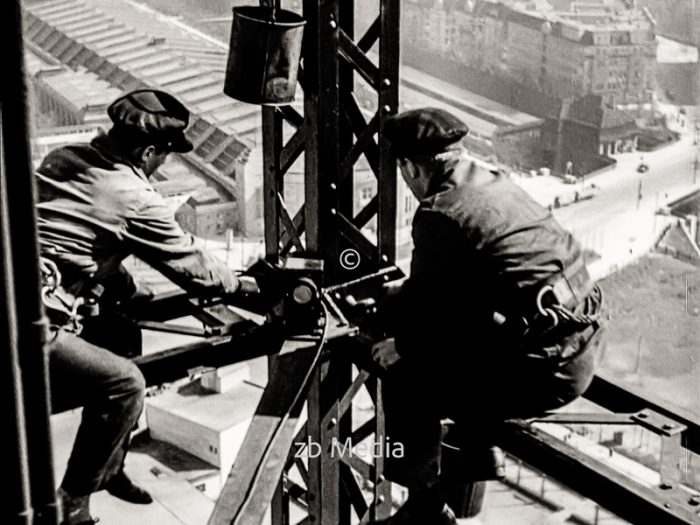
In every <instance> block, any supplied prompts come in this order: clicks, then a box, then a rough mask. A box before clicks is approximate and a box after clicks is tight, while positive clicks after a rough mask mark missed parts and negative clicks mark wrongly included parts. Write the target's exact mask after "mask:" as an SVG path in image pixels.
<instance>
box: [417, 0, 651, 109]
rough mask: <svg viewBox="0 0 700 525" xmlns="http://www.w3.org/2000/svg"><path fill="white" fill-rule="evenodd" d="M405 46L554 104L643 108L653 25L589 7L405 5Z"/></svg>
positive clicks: (640, 17) (643, 15)
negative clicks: (572, 101) (588, 99)
mask: <svg viewBox="0 0 700 525" xmlns="http://www.w3.org/2000/svg"><path fill="white" fill-rule="evenodd" d="M403 31H404V33H403V39H404V42H405V44H406V46H407V47H408V48H409V49H410V48H417V49H421V50H425V51H430V52H432V53H435V54H438V55H440V56H443V57H445V58H447V59H450V60H454V61H456V62H458V63H460V64H463V65H466V66H470V67H473V68H476V69H477V70H483V71H486V72H489V73H493V74H499V75H502V76H504V77H507V78H510V79H514V80H516V81H517V82H519V83H521V84H522V85H525V86H529V87H534V88H537V89H540V90H542V91H543V92H545V93H549V94H552V95H554V96H557V97H560V98H569V97H573V98H579V97H583V96H586V95H591V94H592V95H600V96H602V97H603V98H604V99H605V102H606V103H608V104H611V105H615V104H630V103H645V102H650V101H651V98H652V93H653V89H654V64H655V57H656V40H655V36H656V25H655V22H654V19H653V18H652V17H651V15H650V14H649V12H648V11H647V10H644V9H639V8H636V7H634V6H630V7H628V8H626V9H619V8H613V7H611V6H607V5H605V4H596V3H594V2H592V3H587V4H585V5H584V4H578V3H573V4H572V7H571V10H570V11H557V10H554V9H547V10H545V9H543V8H541V7H533V8H532V9H527V8H520V7H510V6H508V5H505V4H502V3H494V2H486V1H477V2H461V1H453V2H447V1H436V2H421V1H418V0H414V1H410V2H406V5H405V8H404V22H403Z"/></svg>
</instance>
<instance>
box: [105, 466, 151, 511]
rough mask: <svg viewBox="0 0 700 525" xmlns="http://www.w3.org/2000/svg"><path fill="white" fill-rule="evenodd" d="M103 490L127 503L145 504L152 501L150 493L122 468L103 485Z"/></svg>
mask: <svg viewBox="0 0 700 525" xmlns="http://www.w3.org/2000/svg"><path fill="white" fill-rule="evenodd" d="M105 490H106V491H107V492H109V493H110V494H111V495H112V496H114V497H115V498H119V499H121V500H124V501H128V502H129V503H136V504H138V505H147V504H149V503H153V498H152V497H151V495H150V494H149V493H148V492H146V491H145V490H143V489H142V488H141V487H139V486H138V485H135V484H134V482H133V481H131V480H130V479H129V477H128V476H127V475H126V473H125V472H124V471H123V470H120V471H119V472H117V474H115V476H114V477H113V478H112V479H110V480H109V481H108V482H107V484H106V485H105Z"/></svg>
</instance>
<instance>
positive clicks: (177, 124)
mask: <svg viewBox="0 0 700 525" xmlns="http://www.w3.org/2000/svg"><path fill="white" fill-rule="evenodd" d="M107 115H109V118H110V119H111V120H112V122H113V123H114V126H115V128H117V129H118V130H119V133H121V134H133V135H135V136H134V137H132V138H134V139H136V138H141V139H142V140H144V141H152V143H153V144H157V145H160V146H161V147H163V148H164V149H167V150H168V151H172V152H177V153H186V152H188V151H192V148H193V146H192V143H191V142H190V141H189V140H188V139H187V137H186V136H185V133H184V131H185V128H187V125H188V124H189V121H190V112H189V111H188V110H187V108H186V107H185V106H184V105H182V103H181V102H180V101H179V100H177V99H176V98H175V97H173V96H172V95H170V94H168V93H165V92H164V91H158V90H155V89H139V90H137V91H132V92H130V93H127V94H126V95H124V96H122V97H120V98H118V99H117V100H115V101H114V102H112V104H110V106H109V107H108V108H107ZM139 135H140V136H141V137H138V136H139Z"/></svg>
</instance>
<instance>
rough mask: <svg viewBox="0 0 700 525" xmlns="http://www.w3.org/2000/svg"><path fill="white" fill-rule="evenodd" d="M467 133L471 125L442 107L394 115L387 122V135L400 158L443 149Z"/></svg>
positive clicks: (428, 153)
mask: <svg viewBox="0 0 700 525" xmlns="http://www.w3.org/2000/svg"><path fill="white" fill-rule="evenodd" d="M467 133H469V128H468V127H467V125H466V124H465V123H464V122H462V121H461V120H459V119H458V118H457V117H455V116H454V115H453V114H452V113H450V112H448V111H445V110H444V109H438V108H421V109H413V110H411V111H406V112H404V113H400V114H398V115H394V116H393V117H390V118H389V119H388V120H387V121H386V123H385V125H384V136H385V137H386V138H387V139H388V140H389V142H390V143H391V153H392V155H393V156H394V157H397V158H402V157H405V158H410V157H416V156H422V155H435V154H437V153H441V152H443V151H445V150H446V149H447V148H448V147H449V146H451V145H453V144H455V143H457V142H459V141H460V140H462V138H464V136H465V135H466V134H467Z"/></svg>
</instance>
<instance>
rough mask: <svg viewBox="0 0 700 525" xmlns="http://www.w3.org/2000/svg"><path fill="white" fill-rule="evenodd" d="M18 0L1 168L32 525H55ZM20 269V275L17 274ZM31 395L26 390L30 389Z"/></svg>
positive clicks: (14, 0)
mask: <svg viewBox="0 0 700 525" xmlns="http://www.w3.org/2000/svg"><path fill="white" fill-rule="evenodd" d="M20 3H21V2H20V0H8V1H6V2H3V12H2V16H1V17H0V19H1V20H2V22H1V23H2V27H1V28H0V39H1V40H0V42H2V50H3V54H4V72H5V75H4V76H3V81H2V82H1V83H0V90H1V93H2V111H3V123H11V124H12V126H11V129H10V127H9V126H6V125H4V126H3V129H2V134H3V141H4V147H5V150H4V161H5V169H6V170H7V171H6V172H7V173H10V174H11V176H8V177H7V178H6V181H5V183H6V190H7V195H8V201H7V203H8V206H7V211H8V216H9V231H10V241H11V248H12V263H13V264H12V266H13V268H15V270H16V273H15V275H14V281H15V289H16V290H17V291H18V292H19V293H21V294H22V300H21V301H18V302H17V303H16V312H17V343H18V345H19V348H21V351H20V352H19V360H20V367H21V369H22V383H23V385H24V386H25V391H24V405H25V414H26V427H27V448H28V453H29V457H30V458H31V461H30V462H29V471H30V472H29V474H30V476H29V479H30V489H31V496H32V504H33V506H34V510H35V513H36V519H35V523H37V524H57V523H58V519H59V516H58V505H57V500H56V487H55V483H54V469H53V454H52V449H51V431H50V430H51V429H50V425H49V416H50V413H51V402H50V396H49V377H48V359H47V353H46V350H45V343H46V333H47V332H46V321H45V317H44V312H43V306H42V302H41V278H40V274H39V248H38V245H37V228H36V211H35V200H36V199H35V195H36V188H35V181H34V176H33V173H32V165H31V157H30V154H29V151H30V143H29V118H28V112H27V100H28V92H27V85H26V82H25V76H24V74H25V71H24V46H23V40H22V12H21V6H20ZM20 269H21V271H20ZM29 388H30V389H31V390H28V389H29Z"/></svg>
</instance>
